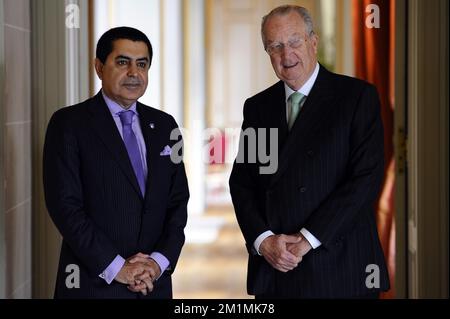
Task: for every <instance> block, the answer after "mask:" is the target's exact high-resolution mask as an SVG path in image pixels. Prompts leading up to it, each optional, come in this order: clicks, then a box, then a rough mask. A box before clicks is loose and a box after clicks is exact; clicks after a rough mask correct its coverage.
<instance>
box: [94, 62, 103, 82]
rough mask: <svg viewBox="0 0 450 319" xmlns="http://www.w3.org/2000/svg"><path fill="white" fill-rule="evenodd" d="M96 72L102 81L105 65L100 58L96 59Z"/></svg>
mask: <svg viewBox="0 0 450 319" xmlns="http://www.w3.org/2000/svg"><path fill="white" fill-rule="evenodd" d="M94 65H95V72H96V73H97V76H98V78H99V79H100V80H103V63H102V61H100V60H99V59H98V58H95V62H94Z"/></svg>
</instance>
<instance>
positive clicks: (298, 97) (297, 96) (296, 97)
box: [289, 92, 304, 105]
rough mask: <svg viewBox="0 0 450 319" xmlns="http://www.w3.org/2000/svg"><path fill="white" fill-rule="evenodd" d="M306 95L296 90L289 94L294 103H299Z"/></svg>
mask: <svg viewBox="0 0 450 319" xmlns="http://www.w3.org/2000/svg"><path fill="white" fill-rule="evenodd" d="M303 97H304V95H303V94H301V93H299V92H294V93H292V94H291V95H290V96H289V99H290V100H291V103H292V105H299V104H300V101H301V100H302V99H303Z"/></svg>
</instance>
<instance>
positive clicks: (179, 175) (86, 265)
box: [44, 93, 189, 298]
mask: <svg viewBox="0 0 450 319" xmlns="http://www.w3.org/2000/svg"><path fill="white" fill-rule="evenodd" d="M137 112H138V113H139V119H140V125H141V128H142V134H143V136H144V140H145V143H146V147H147V167H148V177H147V188H146V194H145V197H144V198H143V196H142V195H141V193H140V190H139V185H138V182H137V179H136V176H135V174H134V171H133V168H132V165H131V162H130V160H129V157H128V153H127V150H126V148H125V145H124V143H123V140H122V138H121V136H120V134H119V131H118V129H117V126H116V124H115V123H114V120H113V118H112V116H111V113H110V111H109V109H108V107H107V105H106V103H105V101H104V99H103V97H102V95H101V93H99V94H97V95H96V96H95V97H93V98H91V99H88V100H86V101H85V102H82V103H80V104H77V105H74V106H70V107H66V108H63V109H60V110H58V111H57V112H55V113H54V114H53V116H52V118H51V119H50V122H49V124H48V128H47V134H46V139H45V146H44V190H45V200H46V204H47V208H48V211H49V214H50V216H51V218H52V219H53V221H54V223H55V225H56V226H57V228H58V230H59V231H60V233H61V234H62V237H63V242H62V247H61V255H60V261H59V267H58V274H57V280H56V290H55V297H58V298H72V297H73V298H138V297H141V295H140V294H136V293H132V292H130V291H129V290H128V289H127V287H126V285H123V284H120V283H117V282H115V281H113V282H112V283H111V285H108V284H107V283H106V282H105V281H104V280H103V279H102V278H100V277H99V274H100V273H101V272H102V271H103V270H104V269H105V268H107V266H108V265H109V264H110V263H111V262H112V261H113V259H114V258H115V257H116V255H121V256H122V257H123V258H128V257H130V256H132V255H134V254H136V253H138V252H143V253H148V254H150V253H152V252H154V251H158V252H160V253H162V254H163V255H164V256H165V257H167V258H168V260H169V261H170V268H169V271H166V272H165V273H164V274H163V275H162V276H161V277H160V279H159V280H158V281H157V282H156V284H155V288H154V291H153V293H151V294H149V295H148V298H170V297H171V296H172V288H171V279H170V273H171V271H173V269H174V268H175V266H176V263H177V260H178V257H179V255H180V252H181V248H182V246H183V244H184V230H183V229H184V227H185V225H186V220H187V211H186V207H187V202H188V199H189V191H188V185H187V180H186V174H185V170H184V166H183V163H182V162H181V163H179V164H175V163H173V162H172V161H171V158H170V156H161V155H160V152H161V151H162V150H163V149H164V147H165V146H166V145H169V146H174V145H175V143H178V142H181V139H180V141H176V140H175V141H173V140H170V133H171V131H172V130H173V129H176V128H177V124H176V123H175V120H174V119H173V118H172V117H171V116H170V115H168V114H165V113H164V112H161V111H158V110H156V109H153V108H151V107H148V106H145V105H143V104H141V103H139V102H138V103H137ZM151 123H153V125H150V124H151ZM152 126H153V128H152ZM177 145H180V144H177ZM71 264H74V265H77V266H78V267H79V269H80V288H72V289H68V288H67V287H66V284H65V281H66V278H67V276H68V275H69V274H70V273H66V267H67V266H68V265H71Z"/></svg>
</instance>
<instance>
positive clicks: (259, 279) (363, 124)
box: [230, 66, 389, 298]
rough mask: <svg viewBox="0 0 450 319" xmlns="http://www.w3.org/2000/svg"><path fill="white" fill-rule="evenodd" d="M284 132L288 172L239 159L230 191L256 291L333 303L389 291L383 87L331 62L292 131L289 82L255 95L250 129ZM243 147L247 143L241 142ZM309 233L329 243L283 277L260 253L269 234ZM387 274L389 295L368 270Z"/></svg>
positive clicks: (248, 110)
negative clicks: (379, 219)
mask: <svg viewBox="0 0 450 319" xmlns="http://www.w3.org/2000/svg"><path fill="white" fill-rule="evenodd" d="M249 127H252V128H278V134H279V136H278V141H279V166H278V170H277V172H276V173H275V174H272V175H260V174H259V171H258V167H259V166H260V164H259V163H257V164H249V163H246V164H239V163H235V164H234V166H233V171H232V174H231V177H230V190H231V196H232V199H233V204H234V208H235V211H236V216H237V220H238V222H239V225H240V227H241V230H242V232H243V234H244V237H245V240H246V243H247V248H248V251H249V255H250V256H249V265H248V277H247V290H248V293H249V294H254V295H264V294H269V295H272V296H279V297H294V298H296V297H299V298H304V297H305V298H334V297H352V296H362V295H366V294H370V293H373V292H375V291H377V290H386V289H388V287H389V282H388V274H387V269H386V265H385V260H384V256H383V252H382V249H381V246H380V243H379V240H378V235H377V228H376V223H375V212H374V204H375V201H376V199H377V196H378V194H379V191H380V185H381V182H382V178H383V165H384V163H383V127H382V123H381V118H380V106H379V99H378V95H377V92H376V89H375V88H374V87H373V86H372V85H370V84H368V83H365V82H363V81H360V80H357V79H354V78H350V77H345V76H341V75H337V74H333V73H331V72H329V71H327V70H326V69H325V68H323V67H322V66H321V67H320V71H319V75H318V77H317V80H316V82H315V84H314V86H313V88H312V90H311V92H310V95H309V96H308V98H307V100H306V102H305V105H304V106H303V109H302V111H301V112H300V114H299V116H298V118H297V120H296V122H295V124H294V126H293V128H292V130H291V131H290V132H289V133H288V129H287V121H286V104H285V91H284V84H283V82H278V83H277V84H275V85H274V86H272V87H270V88H268V89H267V90H265V91H263V92H261V93H259V94H257V95H255V96H253V97H252V98H249V99H248V100H247V101H246V102H245V105H244V122H243V129H246V128H249ZM241 142H242V141H241ZM302 227H305V228H306V229H307V230H308V231H309V232H311V233H312V234H313V235H314V236H315V237H316V238H317V239H318V240H320V241H321V243H322V246H320V247H319V248H317V249H315V250H311V251H310V252H309V253H308V254H307V255H305V257H304V258H303V261H302V262H301V263H300V264H299V266H298V267H297V268H295V269H294V270H292V271H290V272H287V273H282V272H279V271H277V270H275V269H274V268H272V267H271V266H270V265H269V263H267V262H266V261H265V259H264V258H263V257H261V256H258V255H257V254H256V251H254V248H253V243H254V241H255V239H256V238H257V237H258V236H259V235H260V234H261V233H263V232H264V231H266V230H272V231H273V232H274V233H275V234H279V233H283V234H293V233H297V232H298V231H299V230H300V229H301V228H302ZM369 264H376V265H378V266H379V269H380V289H368V288H367V287H366V284H365V283H366V277H367V276H368V275H369V273H366V266H367V265H369Z"/></svg>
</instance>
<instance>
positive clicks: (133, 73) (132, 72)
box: [127, 63, 138, 77]
mask: <svg viewBox="0 0 450 319" xmlns="http://www.w3.org/2000/svg"><path fill="white" fill-rule="evenodd" d="M137 73H138V71H137V66H136V65H135V64H134V63H130V66H129V67H128V72H127V75H128V76H130V77H135V76H137Z"/></svg>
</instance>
